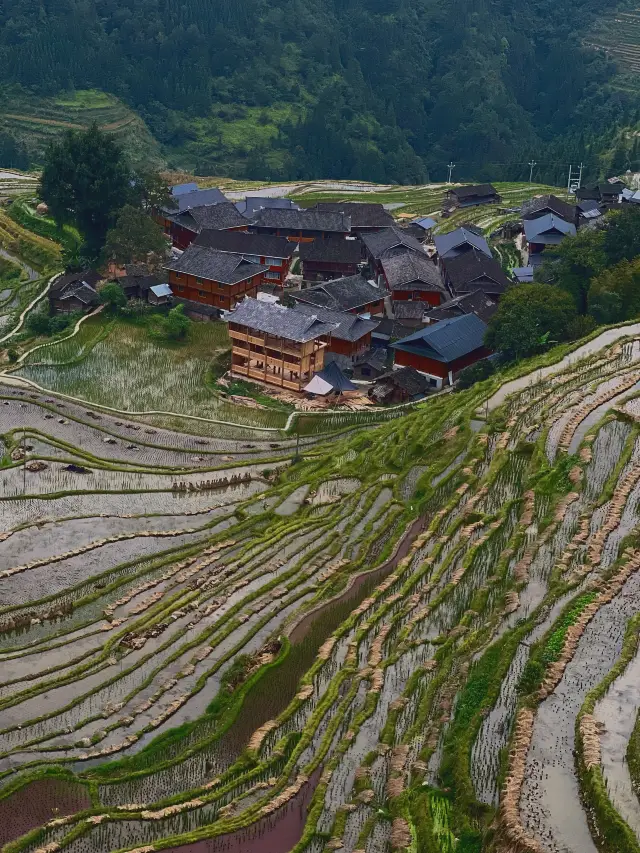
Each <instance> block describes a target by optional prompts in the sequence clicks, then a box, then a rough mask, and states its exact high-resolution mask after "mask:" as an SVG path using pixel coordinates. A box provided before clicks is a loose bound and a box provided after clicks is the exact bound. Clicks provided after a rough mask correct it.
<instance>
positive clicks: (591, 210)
mask: <svg viewBox="0 0 640 853" xmlns="http://www.w3.org/2000/svg"><path fill="white" fill-rule="evenodd" d="M632 195H633V193H632ZM638 195H640V193H638ZM576 206H577V208H578V211H579V212H580V214H581V215H582V216H586V215H587V214H595V215H596V216H600V215H601V214H602V211H601V210H600V205H599V204H598V202H597V201H596V200H595V198H585V199H584V201H579V202H578V204H577V205H576Z"/></svg>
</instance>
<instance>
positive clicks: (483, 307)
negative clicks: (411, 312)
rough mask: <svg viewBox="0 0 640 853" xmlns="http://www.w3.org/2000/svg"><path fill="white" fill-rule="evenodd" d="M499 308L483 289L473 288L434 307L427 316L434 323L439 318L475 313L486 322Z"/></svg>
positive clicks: (447, 318)
mask: <svg viewBox="0 0 640 853" xmlns="http://www.w3.org/2000/svg"><path fill="white" fill-rule="evenodd" d="M497 310H498V304H497V302H495V301H494V300H493V299H491V297H490V296H487V295H486V293H483V292H482V291H481V290H472V291H471V292H470V293H463V294H462V296H456V297H455V299H450V300H449V301H448V302H443V303H442V305H439V306H438V307H437V308H432V309H431V310H430V311H429V312H428V313H427V315H426V316H427V318H428V319H429V320H430V321H431V322H432V323H433V322H436V321H437V320H450V319H451V318H452V317H460V316H462V315H463V314H475V315H476V316H477V317H480V319H481V320H482V321H483V322H484V323H486V322H488V321H489V319H490V318H491V317H492V316H493V315H494V314H495V313H496V311H497Z"/></svg>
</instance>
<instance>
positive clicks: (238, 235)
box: [193, 228, 296, 258]
mask: <svg viewBox="0 0 640 853" xmlns="http://www.w3.org/2000/svg"><path fill="white" fill-rule="evenodd" d="M193 244H194V245H195V246H206V247H208V248H209V249H217V250H218V251H219V252H230V253H231V254H234V255H259V256H260V257H262V258H265V257H269V258H290V257H291V256H292V255H293V253H294V251H295V248H296V247H295V244H294V243H292V242H291V241H290V240H287V238H286V237H272V236H271V235H270V234H250V233H249V232H248V231H218V230H216V229H214V228H203V230H202V231H201V232H200V233H199V234H198V236H197V237H196V239H195V240H194V241H193Z"/></svg>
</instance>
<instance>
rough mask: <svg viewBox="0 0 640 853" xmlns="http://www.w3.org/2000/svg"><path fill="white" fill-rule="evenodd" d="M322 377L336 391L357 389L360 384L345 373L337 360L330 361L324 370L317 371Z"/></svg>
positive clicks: (317, 374)
mask: <svg viewBox="0 0 640 853" xmlns="http://www.w3.org/2000/svg"><path fill="white" fill-rule="evenodd" d="M316 376H319V377H320V379H324V381H325V382H328V383H329V385H331V387H332V388H333V389H334V390H335V391H357V390H358V386H357V385H354V384H353V382H352V381H351V380H350V379H347V377H346V376H345V375H344V373H343V372H342V370H341V369H340V367H339V365H338V364H336V362H335V361H331V362H329V364H327V365H326V367H325V368H324V369H323V370H319V371H318V372H317V373H316Z"/></svg>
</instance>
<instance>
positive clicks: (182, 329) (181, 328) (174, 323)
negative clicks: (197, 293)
mask: <svg viewBox="0 0 640 853" xmlns="http://www.w3.org/2000/svg"><path fill="white" fill-rule="evenodd" d="M190 327H191V320H190V319H189V318H188V317H187V315H186V314H185V313H184V305H176V306H175V308H172V309H171V310H170V311H169V313H168V314H167V316H166V317H163V322H162V330H163V333H164V336H165V337H166V338H168V339H169V340H171V341H181V340H184V339H185V338H186V337H187V335H188V334H189V329H190Z"/></svg>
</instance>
